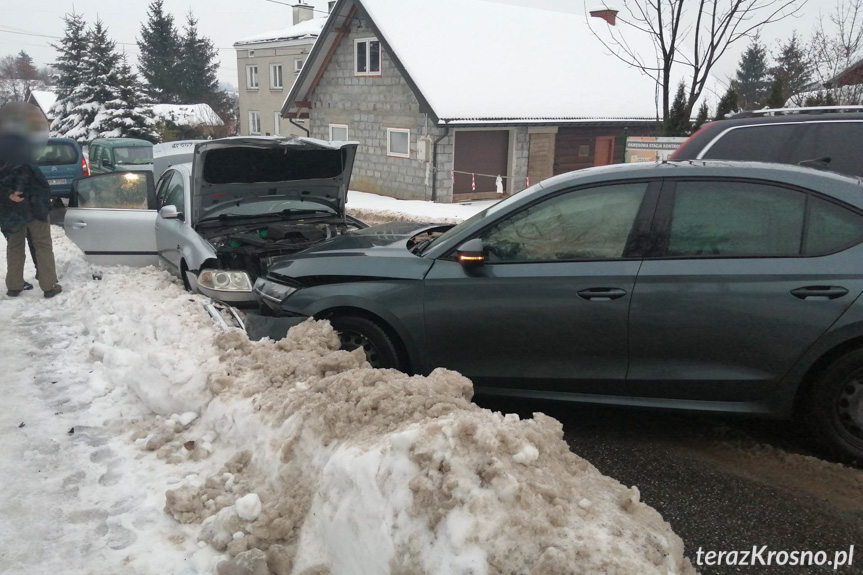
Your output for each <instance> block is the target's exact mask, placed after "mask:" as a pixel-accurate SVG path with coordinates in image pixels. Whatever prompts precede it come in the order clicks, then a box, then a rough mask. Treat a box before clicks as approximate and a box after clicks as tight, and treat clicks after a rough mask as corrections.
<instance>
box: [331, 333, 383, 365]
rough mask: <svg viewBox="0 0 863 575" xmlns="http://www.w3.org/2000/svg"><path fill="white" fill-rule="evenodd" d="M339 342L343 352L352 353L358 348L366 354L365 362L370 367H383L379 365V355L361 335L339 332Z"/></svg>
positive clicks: (367, 339)
mask: <svg viewBox="0 0 863 575" xmlns="http://www.w3.org/2000/svg"><path fill="white" fill-rule="evenodd" d="M339 340H341V342H342V349H343V350H345V351H354V350H355V349H357V348H358V347H361V348H363V351H365V352H366V361H368V362H369V365H371V366H372V367H383V366H382V365H381V355H380V353H379V352H378V350H377V348H376V347H375V346H374V344H373V343H372V342H371V340H369V338H367V337H366V336H364V335H363V334H361V333H357V332H355V331H342V332H339Z"/></svg>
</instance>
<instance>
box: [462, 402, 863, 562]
mask: <svg viewBox="0 0 863 575" xmlns="http://www.w3.org/2000/svg"><path fill="white" fill-rule="evenodd" d="M476 401H477V403H479V404H480V405H482V406H483V407H487V408H489V409H494V410H505V411H509V412H516V413H519V414H520V415H522V416H524V417H529V416H530V415H531V414H532V413H533V412H535V411H542V412H544V413H546V414H548V415H551V416H553V417H555V418H557V419H558V420H560V421H561V422H562V423H563V426H564V436H565V439H566V441H567V442H568V443H569V445H570V447H571V448H572V450H573V451H574V452H575V453H577V454H578V455H580V456H582V457H584V458H585V459H587V460H588V461H590V462H591V463H592V464H593V465H595V466H596V467H597V469H599V470H600V471H601V472H602V473H604V474H606V475H610V476H611V477H614V478H616V479H618V480H619V481H620V482H621V483H623V484H625V485H627V486H630V485H635V486H637V487H638V488H639V490H640V491H641V495H642V500H643V501H644V502H646V503H647V504H649V505H651V506H653V507H654V508H655V509H657V510H658V511H659V512H660V513H661V514H662V516H663V517H664V518H665V520H666V521H668V522H669V523H670V524H671V526H672V528H673V529H674V531H675V532H676V533H677V534H678V535H680V537H681V538H683V541H684V543H685V544H686V554H687V556H688V557H689V558H690V559H691V560H692V562H693V564H695V567H696V568H697V569H698V570H699V571H700V572H701V573H703V574H705V575H725V574H732V573H734V574H739V573H746V574H752V575H761V574H774V573H775V574H783V575H785V574H791V573H793V574H798V573H799V574H804V573H805V574H809V573H812V574H825V573H842V574H850V573H855V574H861V573H863V470H860V469H852V468H848V467H844V466H841V465H839V464H836V463H833V462H830V461H826V460H824V459H821V458H820V457H818V455H817V448H816V447H815V446H813V445H812V444H810V442H809V440H808V438H807V437H806V434H805V430H803V429H801V428H800V427H799V426H797V425H795V424H792V423H786V422H772V421H764V420H751V419H741V418H731V417H719V416H705V415H681V414H676V413H668V412H656V411H639V410H632V409H623V408H606V407H595V406H588V407H585V406H578V405H571V404H555V403H550V402H536V401H534V402H531V401H525V400H518V401H513V400H502V399H496V398H487V397H479V398H477V399H476ZM763 545H766V546H767V550H768V551H769V550H773V551H795V550H797V551H813V552H817V551H822V550H823V551H826V552H827V555H828V557H829V558H830V559H831V560H832V559H833V558H834V556H835V555H834V553H835V552H836V551H847V550H848V549H849V546H850V545H854V546H855V553H854V561H853V563H852V565H851V566H850V567H843V568H840V569H838V570H836V571H834V570H833V568H832V567H827V566H821V567H817V566H811V567H791V566H787V565H786V566H776V565H773V566H766V565H765V566H761V565H755V566H739V565H737V566H728V565H723V566H707V565H704V564H702V565H697V564H696V552H697V551H698V549H699V548H701V549H702V550H703V551H704V552H705V553H706V552H707V551H732V550H747V549H748V550H751V549H752V547H753V546H758V547H761V546H763ZM764 556H765V558H766V554H765V555H764Z"/></svg>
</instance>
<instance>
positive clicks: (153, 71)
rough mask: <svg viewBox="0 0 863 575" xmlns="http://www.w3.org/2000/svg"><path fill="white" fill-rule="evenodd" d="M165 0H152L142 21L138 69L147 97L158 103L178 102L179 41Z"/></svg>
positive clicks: (179, 78) (179, 79)
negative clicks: (145, 86)
mask: <svg viewBox="0 0 863 575" xmlns="http://www.w3.org/2000/svg"><path fill="white" fill-rule="evenodd" d="M163 4H164V0H153V1H152V2H151V3H150V6H149V8H148V11H147V22H145V23H144V24H142V25H141V38H140V39H139V40H138V48H139V49H140V51H141V55H140V57H139V58H138V70H139V71H140V72H141V76H143V78H144V82H145V83H146V85H147V91H148V93H149V95H150V97H151V98H152V99H153V100H154V101H155V102H157V103H160V104H177V103H181V99H180V91H181V87H180V84H181V79H182V67H181V55H180V50H181V42H180V37H179V35H178V34H177V28H176V26H174V17H173V16H171V15H170V14H167V13H165V10H164V7H163Z"/></svg>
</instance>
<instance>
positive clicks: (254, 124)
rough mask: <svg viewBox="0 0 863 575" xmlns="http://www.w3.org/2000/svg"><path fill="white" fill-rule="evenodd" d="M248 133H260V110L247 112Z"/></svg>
mask: <svg viewBox="0 0 863 575" xmlns="http://www.w3.org/2000/svg"><path fill="white" fill-rule="evenodd" d="M249 133H250V134H260V133H261V113H260V112H249Z"/></svg>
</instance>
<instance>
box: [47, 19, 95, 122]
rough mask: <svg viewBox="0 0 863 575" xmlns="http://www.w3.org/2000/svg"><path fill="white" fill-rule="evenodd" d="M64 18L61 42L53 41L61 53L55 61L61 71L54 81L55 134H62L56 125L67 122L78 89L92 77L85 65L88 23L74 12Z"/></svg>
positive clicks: (74, 103)
mask: <svg viewBox="0 0 863 575" xmlns="http://www.w3.org/2000/svg"><path fill="white" fill-rule="evenodd" d="M63 22H64V24H65V27H64V30H63V37H62V38H61V39H60V43H59V44H52V45H51V46H52V47H53V48H54V49H55V50H57V51H58V52H59V53H60V56H59V57H58V58H57V61H56V62H55V63H54V67H55V68H56V69H57V72H58V78H57V81H56V82H55V83H54V90H55V92H56V94H57V101H56V103H55V104H54V106H53V107H52V108H51V112H50V114H49V115H52V116H53V117H54V122H53V123H52V124H51V131H52V133H53V134H54V135H62V134H61V133H60V132H59V131H58V128H57V127H55V126H59V125H61V124H65V123H66V122H67V121H68V120H67V119H68V116H69V113H70V111H71V110H72V108H74V107H75V106H76V104H77V100H76V99H75V97H74V92H75V89H76V88H78V87H79V86H81V85H82V84H85V83H87V82H88V81H89V79H90V78H89V70H88V69H87V68H86V66H85V65H84V57H85V56H86V55H87V45H88V41H87V31H86V28H87V23H86V22H85V21H84V17H83V16H81V15H80V14H76V13H75V12H72V13H71V14H66V15H65V16H64V17H63Z"/></svg>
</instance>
